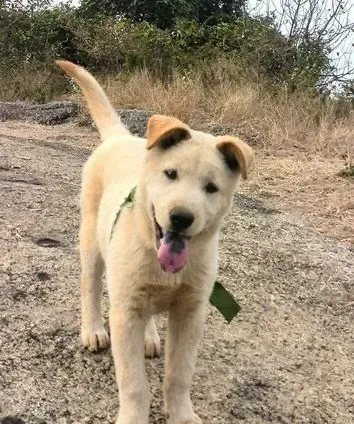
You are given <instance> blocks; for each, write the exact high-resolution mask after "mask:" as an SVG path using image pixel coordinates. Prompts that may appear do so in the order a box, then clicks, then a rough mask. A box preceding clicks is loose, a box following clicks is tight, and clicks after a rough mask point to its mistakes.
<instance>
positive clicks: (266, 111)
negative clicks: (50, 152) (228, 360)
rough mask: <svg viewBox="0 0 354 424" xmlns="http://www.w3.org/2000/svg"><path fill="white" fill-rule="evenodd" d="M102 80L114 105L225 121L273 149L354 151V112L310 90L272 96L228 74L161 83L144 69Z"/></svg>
mask: <svg viewBox="0 0 354 424" xmlns="http://www.w3.org/2000/svg"><path fill="white" fill-rule="evenodd" d="M102 82H103V85H104V86H105V88H106V90H107V92H108V94H109V97H110V98H111V99H112V101H113V103H114V104H115V105H116V106H117V107H122V108H140V109H147V110H151V111H154V112H156V113H163V114H170V115H173V116H176V117H179V118H180V119H181V120H184V121H186V122H188V123H189V124H190V125H191V126H194V127H199V128H204V127H206V126H207V125H208V124H211V123H214V124H223V125H225V126H226V127H227V128H230V131H232V132H233V133H234V134H238V135H240V136H243V137H244V138H246V139H248V140H251V141H253V142H254V141H256V143H257V145H258V146H259V147H261V148H263V149H264V150H265V151H268V152H271V153H274V152H283V151H285V152H288V151H289V149H291V150H299V151H304V152H307V153H310V154H314V153H320V154H325V155H329V154H340V155H342V154H345V153H346V152H347V151H348V150H350V151H353V150H354V148H353V146H354V141H353V134H354V113H353V111H352V112H351V113H349V111H347V113H346V116H345V117H344V116H343V115H344V114H343V112H342V113H340V111H339V105H338V104H335V103H334V102H331V101H324V100H323V99H320V98H318V97H317V98H315V97H313V96H311V95H309V94H299V95H289V94H287V93H286V91H284V92H282V93H278V94H277V95H274V94H272V93H270V92H269V90H266V89H264V88H263V87H262V86H257V85H247V84H246V83H244V84H243V85H242V86H240V85H238V84H236V83H233V82H232V81H231V80H230V79H229V78H224V79H223V78H220V79H216V80H214V83H213V84H210V83H209V84H208V85H206V84H205V83H203V79H202V78H201V77H198V76H194V77H193V78H188V77H181V76H175V77H174V78H173V79H172V80H171V81H170V82H169V83H168V84H164V83H162V82H161V81H157V80H156V79H154V78H153V77H151V75H149V74H148V73H147V72H138V73H135V74H132V75H130V76H128V77H127V76H123V77H115V78H113V77H106V78H105V79H104V80H103V81H102ZM78 95H80V94H79V92H78V91H77V93H76V94H75V96H78ZM339 115H341V116H340V117H339Z"/></svg>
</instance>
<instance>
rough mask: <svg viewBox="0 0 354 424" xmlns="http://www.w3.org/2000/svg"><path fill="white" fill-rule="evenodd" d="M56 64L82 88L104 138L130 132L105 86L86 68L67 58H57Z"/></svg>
mask: <svg viewBox="0 0 354 424" xmlns="http://www.w3.org/2000/svg"><path fill="white" fill-rule="evenodd" d="M56 64H57V65H58V66H60V68H61V69H63V71H65V72H66V73H67V74H68V75H69V76H70V77H71V78H72V79H73V80H74V81H75V82H76V84H78V85H79V87H80V88H81V90H82V92H83V94H84V96H85V99H86V101H87V105H88V108H89V111H90V113H91V116H92V118H93V120H94V121H95V124H96V126H97V129H98V131H99V133H100V135H101V138H102V139H103V140H104V139H105V138H107V137H109V136H110V135H113V134H117V135H122V134H130V133H129V130H128V129H127V128H126V127H125V126H124V125H123V124H122V122H121V120H120V118H119V116H118V115H117V113H116V112H115V110H114V109H113V107H112V105H111V103H110V101H109V100H108V97H107V95H106V93H105V92H104V90H103V88H102V87H101V86H100V84H99V83H98V82H97V81H96V79H95V78H94V77H93V76H92V75H91V74H90V73H89V72H88V71H86V69H84V68H83V67H81V66H79V65H75V64H74V63H71V62H69V61H67V60H57V61H56Z"/></svg>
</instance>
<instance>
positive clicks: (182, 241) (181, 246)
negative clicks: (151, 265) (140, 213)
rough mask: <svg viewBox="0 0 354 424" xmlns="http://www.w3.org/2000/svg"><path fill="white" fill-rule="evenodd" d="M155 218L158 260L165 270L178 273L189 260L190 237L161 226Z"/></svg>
mask: <svg viewBox="0 0 354 424" xmlns="http://www.w3.org/2000/svg"><path fill="white" fill-rule="evenodd" d="M153 219H154V227H155V236H156V248H157V260H158V261H159V264H160V266H161V268H162V270H163V271H165V272H169V273H176V272H178V271H180V270H181V269H182V268H183V267H184V266H185V265H186V263H187V261H188V242H189V237H187V236H185V235H183V234H180V233H176V232H174V231H170V230H165V229H163V228H161V226H160V225H159V223H158V222H157V220H156V217H155V211H154V209H153Z"/></svg>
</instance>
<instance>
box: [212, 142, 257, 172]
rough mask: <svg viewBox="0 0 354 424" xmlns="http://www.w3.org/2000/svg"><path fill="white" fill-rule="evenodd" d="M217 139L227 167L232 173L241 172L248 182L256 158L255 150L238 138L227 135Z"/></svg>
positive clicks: (218, 147)
mask: <svg viewBox="0 0 354 424" xmlns="http://www.w3.org/2000/svg"><path fill="white" fill-rule="evenodd" d="M217 139H218V143H217V145H216V147H217V149H218V150H219V151H220V153H221V154H222V155H223V156H224V160H225V162H226V165H227V166H228V167H229V168H230V169H231V171H237V170H240V171H241V175H242V178H243V179H245V180H246V179H247V174H248V169H249V167H250V166H251V164H252V162H253V158H254V153H253V149H252V148H251V147H250V146H249V145H248V144H246V143H245V142H244V141H242V140H240V139H239V138H237V137H231V136H228V135H225V136H222V137H218V138H217Z"/></svg>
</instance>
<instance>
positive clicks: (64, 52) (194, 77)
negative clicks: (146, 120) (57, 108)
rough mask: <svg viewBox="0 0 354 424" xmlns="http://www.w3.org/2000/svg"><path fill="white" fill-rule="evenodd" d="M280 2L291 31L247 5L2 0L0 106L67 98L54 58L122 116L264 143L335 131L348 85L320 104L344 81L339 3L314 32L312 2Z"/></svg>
mask: <svg viewBox="0 0 354 424" xmlns="http://www.w3.org/2000/svg"><path fill="white" fill-rule="evenodd" d="M282 1H283V3H284V4H283V9H284V10H288V15H287V16H290V18H291V19H290V21H289V22H290V24H289V25H290V26H289V25H288V26H286V27H285V28H288V31H284V30H281V29H282V28H281V26H280V25H279V19H277V16H278V18H279V14H278V15H273V16H264V14H263V15H262V14H259V16H256V15H255V14H251V13H250V12H249V8H247V4H246V1H245V0H224V1H218V0H158V1H150V0H137V1H134V2H131V1H128V0H119V1H118V0H114V1H110V0H82V1H81V3H80V5H79V6H78V7H72V6H70V5H69V4H59V5H58V4H57V3H55V4H56V5H54V4H52V3H51V1H50V0H29V1H26V2H25V3H21V1H18V0H17V1H14V0H0V81H1V82H0V100H33V101H40V102H43V101H48V100H50V99H53V98H58V96H67V95H72V94H73V93H75V91H73V86H72V84H71V83H70V82H69V81H68V79H66V78H65V77H63V76H60V73H59V71H58V70H57V68H56V67H55V64H54V60H55V59H56V58H58V57H61V58H67V59H69V60H71V61H74V62H76V63H80V64H82V65H83V66H85V67H87V68H88V69H90V70H91V71H92V72H94V73H95V75H98V76H99V77H100V78H101V79H102V80H103V81H104V83H105V84H106V86H107V87H108V90H109V91H110V94H111V95H112V96H113V98H115V99H116V103H117V105H120V106H125V107H133V106H135V107H146V108H149V109H154V110H157V109H158V110H159V111H160V112H164V113H173V114H175V115H177V116H180V117H184V118H186V119H189V120H194V119H195V117H196V116H198V117H199V118H200V119H204V120H213V121H217V122H223V123H226V124H228V125H230V126H233V127H238V128H243V129H244V130H245V132H246V133H247V134H256V136H257V138H261V139H263V140H265V141H266V142H269V141H270V140H272V142H276V143H279V142H280V143H282V142H283V141H284V138H286V139H289V138H290V139H292V140H293V139H294V138H296V139H297V140H302V139H306V138H308V137H309V134H310V133H311V134H313V131H314V128H317V130H318V131H323V129H324V127H326V128H327V129H333V128H334V127H336V128H337V126H338V125H341V124H340V123H341V122H344V120H350V119H352V114H353V112H351V110H352V109H353V84H352V83H351V82H350V81H348V80H346V81H345V85H344V86H343V90H342V92H341V94H340V96H335V98H333V96H329V94H330V92H331V89H332V85H331V84H332V83H333V82H336V81H339V82H341V81H342V79H343V78H342V77H343V76H344V73H343V72H342V71H341V70H339V69H338V68H336V67H335V64H334V62H333V57H332V56H331V49H333V48H334V45H333V43H335V42H336V41H338V40H340V39H341V37H342V36H343V34H347V31H349V30H351V26H350V24H349V23H345V22H343V24H342V25H340V26H339V27H336V26H335V25H337V22H339V21H340V19H341V17H342V13H343V10H344V11H345V10H347V9H345V8H346V3H345V0H337V2H339V3H341V5H342V8H340V7H338V8H336V9H335V10H334V11H333V13H331V14H330V15H329V16H328V18H327V19H325V20H324V21H323V22H322V21H321V19H323V16H324V15H323V13H322V12H321V10H322V9H319V8H320V7H322V6H320V5H317V6H316V4H319V2H314V3H313V2H312V1H311V4H315V8H314V9H313V10H312V9H310V12H311V13H310V12H309V13H304V12H306V10H307V9H306V5H308V4H309V1H310V0H302V1H301V2H295V3H296V4H297V5H298V7H295V8H292V4H293V3H292V2H290V1H288V0H282ZM260 3H262V1H261V2H260ZM316 7H317V9H316ZM286 8H288V9H286ZM316 13H317V15H318V16H320V17H321V19H320V18H316V16H317V15H316ZM333 22H335V24H334V23H333ZM328 31H330V34H331V36H330V37H329V36H328V34H327V32H328ZM336 72H337V73H336ZM134 90H137V91H136V93H134V92H133V91H134ZM144 91H145V92H144ZM142 92H144V95H143V96H142V95H141V94H142ZM193 112H194V113H193ZM186 115H188V116H186ZM283 126H284V128H283ZM285 127H286V128H285ZM293 134H294V135H293ZM304 134H306V136H305V135H304Z"/></svg>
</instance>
